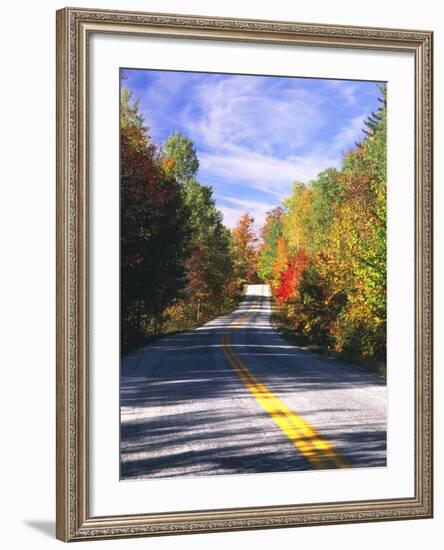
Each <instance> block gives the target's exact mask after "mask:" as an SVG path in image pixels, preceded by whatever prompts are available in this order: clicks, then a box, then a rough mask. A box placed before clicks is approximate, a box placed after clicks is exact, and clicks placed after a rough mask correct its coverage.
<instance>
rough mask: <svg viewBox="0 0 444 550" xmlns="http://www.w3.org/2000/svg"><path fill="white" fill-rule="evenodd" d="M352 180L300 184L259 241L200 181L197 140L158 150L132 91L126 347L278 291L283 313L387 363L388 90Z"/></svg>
mask: <svg viewBox="0 0 444 550" xmlns="http://www.w3.org/2000/svg"><path fill="white" fill-rule="evenodd" d="M380 102H381V105H380V108H379V110H378V111H377V112H375V113H372V114H371V115H370V116H369V117H368V119H367V120H366V122H365V125H366V127H365V129H364V134H363V139H362V141H361V142H360V143H357V144H356V146H355V148H354V149H353V150H350V151H348V152H347V153H346V154H345V155H344V159H343V164H342V168H341V169H340V170H337V169H334V168H327V169H326V170H324V171H323V172H321V173H320V174H319V175H318V176H317V177H316V179H315V180H313V181H310V182H308V183H302V182H295V183H294V185H293V190H292V193H291V195H290V196H289V197H288V198H287V199H286V200H284V201H283V203H282V204H281V205H279V206H277V207H276V208H274V209H272V210H271V211H270V212H269V213H268V215H267V218H266V221H265V224H264V226H263V227H262V228H261V230H260V234H259V235H257V234H256V232H255V230H254V219H253V217H252V216H251V215H250V214H249V213H248V212H246V213H244V215H243V216H242V217H241V218H240V220H239V222H238V224H237V226H236V227H235V228H234V229H233V230H229V229H228V228H226V227H225V226H224V224H223V219H222V215H221V213H220V212H219V211H218V210H217V208H216V206H215V201H214V198H213V195H212V189H211V187H208V186H206V185H203V184H201V183H200V182H199V181H198V180H197V179H196V174H197V172H198V168H199V160H198V157H197V154H196V150H195V147H194V144H193V143H192V141H190V140H189V139H188V138H187V137H186V136H183V135H181V134H179V133H177V132H176V133H175V134H172V135H171V136H170V137H169V138H168V139H167V141H166V142H165V143H163V144H162V145H158V144H155V143H153V141H152V139H151V138H150V136H149V129H148V128H147V126H146V125H145V121H144V119H143V117H142V116H141V115H140V113H139V107H138V101H137V99H133V98H132V94H131V91H130V90H129V89H128V88H127V87H123V88H122V93H121V116H120V118H121V125H120V133H121V135H120V146H121V254H120V258H121V327H122V330H121V340H122V341H121V349H122V353H125V352H127V351H128V350H129V349H131V348H133V347H135V346H137V345H139V344H141V343H142V342H144V341H146V340H147V338H149V337H153V336H157V335H160V334H164V333H168V332H172V331H175V330H183V329H187V328H191V327H194V326H197V325H200V324H202V323H204V322H206V321H207V320H209V319H211V318H214V317H216V316H218V315H221V314H223V313H225V312H228V311H230V310H232V309H233V308H234V307H235V305H236V303H237V302H238V301H239V300H240V298H241V296H242V293H243V289H244V285H245V284H246V283H256V282H265V283H267V284H269V285H270V288H271V290H272V295H273V299H274V305H275V314H276V315H277V316H278V317H279V319H280V321H281V322H282V323H285V325H286V326H287V327H288V329H289V330H291V331H292V332H294V334H297V335H301V336H304V337H305V338H307V339H309V340H312V341H316V342H320V343H322V344H323V345H325V346H327V347H328V348H330V349H333V350H336V351H340V350H351V351H353V352H356V353H358V354H360V355H363V356H368V357H374V358H377V359H379V360H381V361H383V360H384V359H385V349H386V343H385V331H386V89H385V87H384V86H381V98H380Z"/></svg>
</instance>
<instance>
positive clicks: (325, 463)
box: [221, 298, 348, 469]
mask: <svg viewBox="0 0 444 550" xmlns="http://www.w3.org/2000/svg"><path fill="white" fill-rule="evenodd" d="M258 301H259V299H258V298H256V299H255V301H254V302H253V303H252V305H251V306H250V308H249V310H250V311H251V310H252V309H253V308H254V306H255V305H257V303H258ZM249 318H250V316H249V315H245V316H243V317H241V318H240V319H238V320H237V321H236V322H234V323H232V325H231V330H230V331H229V332H226V333H225V334H224V335H223V337H222V340H221V344H222V349H223V351H224V355H225V358H226V359H227V361H228V363H229V365H230V366H231V367H232V369H233V370H234V371H235V372H236V373H237V375H238V376H239V378H240V379H241V380H242V382H243V383H244V384H245V386H246V388H247V389H248V390H249V391H250V392H251V394H252V395H253V396H254V397H255V399H256V401H258V403H259V404H260V405H261V406H262V407H263V408H264V409H265V411H266V412H267V413H268V414H269V415H270V416H271V418H272V419H273V420H274V422H275V423H276V424H277V425H278V426H279V428H280V429H281V430H282V431H283V432H284V433H285V435H286V436H287V437H288V438H289V439H290V440H291V441H292V442H293V444H294V445H295V447H296V448H297V449H298V450H299V451H300V452H301V453H302V454H303V455H304V456H305V458H306V459H307V460H309V461H310V463H311V464H312V465H313V466H314V467H315V468H317V469H321V468H347V467H348V464H347V462H346V461H345V459H344V458H343V457H342V456H341V455H340V453H339V452H338V451H337V450H336V449H335V447H334V446H333V445H332V444H331V443H330V442H329V441H327V440H326V439H324V438H322V437H321V436H320V435H319V433H318V432H317V431H316V430H315V429H314V428H313V427H312V426H311V425H310V424H309V423H308V422H307V421H306V420H304V419H303V418H302V417H301V416H299V415H297V414H296V413H294V412H293V411H292V410H290V409H289V408H288V407H287V406H286V405H284V403H283V402H282V401H281V400H280V399H278V398H277V397H276V396H275V395H274V394H273V393H272V392H271V391H270V390H269V389H268V388H267V387H266V386H265V384H263V383H262V382H261V381H260V380H259V379H258V378H257V376H255V375H254V374H253V373H252V372H251V371H250V370H249V369H248V367H247V366H246V365H245V364H244V363H243V361H242V360H241V359H240V358H239V356H238V355H236V354H235V352H234V351H233V349H232V347H231V343H230V336H231V333H232V332H233V330H234V329H236V328H238V327H240V326H241V325H242V324H243V323H244V322H245V321H246V320H247V319H249Z"/></svg>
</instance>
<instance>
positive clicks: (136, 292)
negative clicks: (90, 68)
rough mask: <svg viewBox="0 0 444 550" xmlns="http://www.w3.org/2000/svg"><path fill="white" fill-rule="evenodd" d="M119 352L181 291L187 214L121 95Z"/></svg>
mask: <svg viewBox="0 0 444 550" xmlns="http://www.w3.org/2000/svg"><path fill="white" fill-rule="evenodd" d="M120 116H121V129H120V142H121V174H120V192H121V211H120V218H121V232H120V251H121V254H120V257H121V310H122V332H121V336H122V351H125V350H126V349H127V348H128V346H131V345H134V344H136V343H137V342H139V341H140V338H141V337H142V336H143V334H146V333H149V332H150V331H156V330H157V329H156V327H157V326H158V325H159V323H160V321H161V315H162V312H163V310H164V308H165V307H166V306H167V304H168V303H170V302H171V300H173V299H174V297H175V296H177V295H178V293H179V292H180V290H181V289H182V288H183V287H184V286H185V284H186V279H185V268H184V266H185V258H186V255H187V250H188V246H189V245H188V243H189V235H188V229H187V224H186V221H187V218H188V213H187V210H186V206H185V205H184V203H183V199H182V195H181V191H180V186H179V184H178V182H177V181H176V180H175V179H174V178H173V177H172V176H168V175H166V174H165V173H164V172H163V170H162V167H161V163H160V160H159V154H158V150H157V148H156V147H155V146H154V144H153V143H152V141H151V138H150V137H149V135H148V133H147V130H148V129H147V128H146V127H145V125H144V120H143V117H142V116H141V115H140V114H139V111H138V103H137V101H134V102H131V92H130V91H129V90H127V89H126V88H124V89H123V90H122V94H121V112H120Z"/></svg>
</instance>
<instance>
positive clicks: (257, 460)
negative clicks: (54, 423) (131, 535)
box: [121, 285, 387, 479]
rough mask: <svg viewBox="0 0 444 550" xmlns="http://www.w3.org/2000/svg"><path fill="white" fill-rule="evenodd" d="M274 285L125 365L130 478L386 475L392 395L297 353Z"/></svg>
mask: <svg viewBox="0 0 444 550" xmlns="http://www.w3.org/2000/svg"><path fill="white" fill-rule="evenodd" d="M270 313H271V304H270V297H269V290H268V287H267V286H266V285H250V286H249V287H248V291H247V295H246V297H245V300H244V301H243V302H242V304H241V305H240V306H239V308H238V309H236V310H235V311H234V312H233V313H231V314H229V315H226V316H223V317H219V318H218V319H215V320H213V321H211V322H210V323H207V324H206V325H204V326H202V327H200V328H198V329H196V330H193V331H189V332H186V333H182V334H177V335H171V336H168V337H166V338H163V339H161V340H158V341H156V342H154V343H151V344H149V345H147V346H145V347H144V348H141V349H140V350H138V351H137V352H135V353H133V354H132V355H130V356H128V357H126V358H125V359H124V360H123V361H122V366H121V369H122V377H121V479H136V478H140V479H141V478H153V477H176V476H182V477H183V476H197V475H212V474H234V473H236V474H238V473H249V472H256V473H259V472H284V471H293V470H306V469H314V468H316V469H323V468H345V467H369V466H385V464H386V405H387V402H386V385H385V382H384V381H383V380H381V379H379V378H377V377H375V376H372V375H370V374H366V373H363V372H361V371H359V370H357V369H354V368H352V367H350V366H347V365H344V364H342V363H340V362H339V361H336V360H333V359H328V358H325V357H321V356H317V355H315V354H312V353H309V352H307V351H305V350H302V349H300V348H297V347H295V346H292V345H290V344H288V343H287V342H286V341H285V340H283V339H282V338H281V337H280V336H279V334H278V333H277V332H276V331H275V330H274V328H273V327H272V325H271V322H270Z"/></svg>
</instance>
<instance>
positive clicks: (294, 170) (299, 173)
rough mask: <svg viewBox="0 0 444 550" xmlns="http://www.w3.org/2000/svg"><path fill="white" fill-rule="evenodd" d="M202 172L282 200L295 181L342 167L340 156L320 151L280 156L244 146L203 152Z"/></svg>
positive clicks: (304, 179)
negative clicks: (325, 170)
mask: <svg viewBox="0 0 444 550" xmlns="http://www.w3.org/2000/svg"><path fill="white" fill-rule="evenodd" d="M199 158H200V164H201V168H202V172H203V173H205V174H207V175H208V176H209V177H211V179H212V180H214V179H229V180H230V181H232V182H234V181H238V182H239V184H242V185H248V186H249V187H251V188H253V189H255V190H257V191H261V192H265V193H268V194H270V195H273V196H274V197H276V199H277V200H282V199H283V198H284V197H285V196H286V195H288V193H289V192H290V190H291V185H292V183H293V182H294V181H296V180H297V181H304V182H306V181H308V180H311V179H313V178H314V177H316V175H317V174H318V173H319V172H320V171H321V170H323V169H324V168H326V167H327V166H335V167H339V164H340V159H339V158H338V157H337V156H324V155H322V154H320V153H316V154H313V155H307V156H292V157H290V158H288V159H280V158H276V157H274V156H270V155H263V154H260V153H255V152H252V151H248V150H245V149H242V148H238V149H235V150H233V151H232V152H225V153H224V152H222V153H213V154H201V155H200V157H199Z"/></svg>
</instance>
